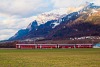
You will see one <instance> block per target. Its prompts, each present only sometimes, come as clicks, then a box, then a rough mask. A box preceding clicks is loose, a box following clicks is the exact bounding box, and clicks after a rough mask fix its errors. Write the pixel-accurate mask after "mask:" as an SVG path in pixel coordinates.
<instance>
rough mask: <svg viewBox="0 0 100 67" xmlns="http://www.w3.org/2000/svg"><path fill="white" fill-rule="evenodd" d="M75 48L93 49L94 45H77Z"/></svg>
mask: <svg viewBox="0 0 100 67" xmlns="http://www.w3.org/2000/svg"><path fill="white" fill-rule="evenodd" d="M75 48H93V44H76V45H75Z"/></svg>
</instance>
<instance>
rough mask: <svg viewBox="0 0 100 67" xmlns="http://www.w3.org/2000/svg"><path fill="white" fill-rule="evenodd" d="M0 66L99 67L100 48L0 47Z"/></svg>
mask: <svg viewBox="0 0 100 67" xmlns="http://www.w3.org/2000/svg"><path fill="white" fill-rule="evenodd" d="M0 67H100V49H93V48H90V49H34V50H32V49H30V50H29V49H26V50H25V49H0Z"/></svg>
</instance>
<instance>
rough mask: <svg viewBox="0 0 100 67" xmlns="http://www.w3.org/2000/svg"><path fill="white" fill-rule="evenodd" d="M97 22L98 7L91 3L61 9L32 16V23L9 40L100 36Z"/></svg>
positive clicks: (99, 25)
mask: <svg viewBox="0 0 100 67" xmlns="http://www.w3.org/2000/svg"><path fill="white" fill-rule="evenodd" d="M99 21H100V6H96V5H94V4H93V3H86V4H85V5H82V6H80V7H77V8H61V9H57V10H53V11H50V12H45V13H42V14H40V15H38V16H34V20H33V22H32V23H30V24H29V25H28V27H27V28H26V29H23V30H19V31H18V32H17V33H16V34H15V35H14V36H12V37H11V38H10V39H9V40H22V39H30V38H36V37H43V38H47V39H63V38H64V39H65V38H70V37H81V36H100V32H99V31H100V22H99Z"/></svg>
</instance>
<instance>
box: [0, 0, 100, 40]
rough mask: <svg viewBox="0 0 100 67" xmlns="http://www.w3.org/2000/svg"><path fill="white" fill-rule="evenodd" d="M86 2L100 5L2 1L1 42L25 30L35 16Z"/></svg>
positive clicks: (67, 1)
mask: <svg viewBox="0 0 100 67" xmlns="http://www.w3.org/2000/svg"><path fill="white" fill-rule="evenodd" d="M85 2H93V3H95V4H97V5H100V2H99V0H0V40H5V39H8V38H9V37H11V36H13V35H14V34H15V33H16V32H17V31H18V30H20V29H25V28H26V27H27V26H28V24H29V23H31V22H32V21H33V16H36V15H38V14H41V13H43V12H48V11H51V10H53V9H59V8H67V7H73V6H74V7H78V6H80V5H81V4H84V3H85Z"/></svg>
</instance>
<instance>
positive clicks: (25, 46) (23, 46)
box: [16, 44, 93, 49]
mask: <svg viewBox="0 0 100 67" xmlns="http://www.w3.org/2000/svg"><path fill="white" fill-rule="evenodd" d="M16 48H17V49H42V48H93V44H16Z"/></svg>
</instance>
